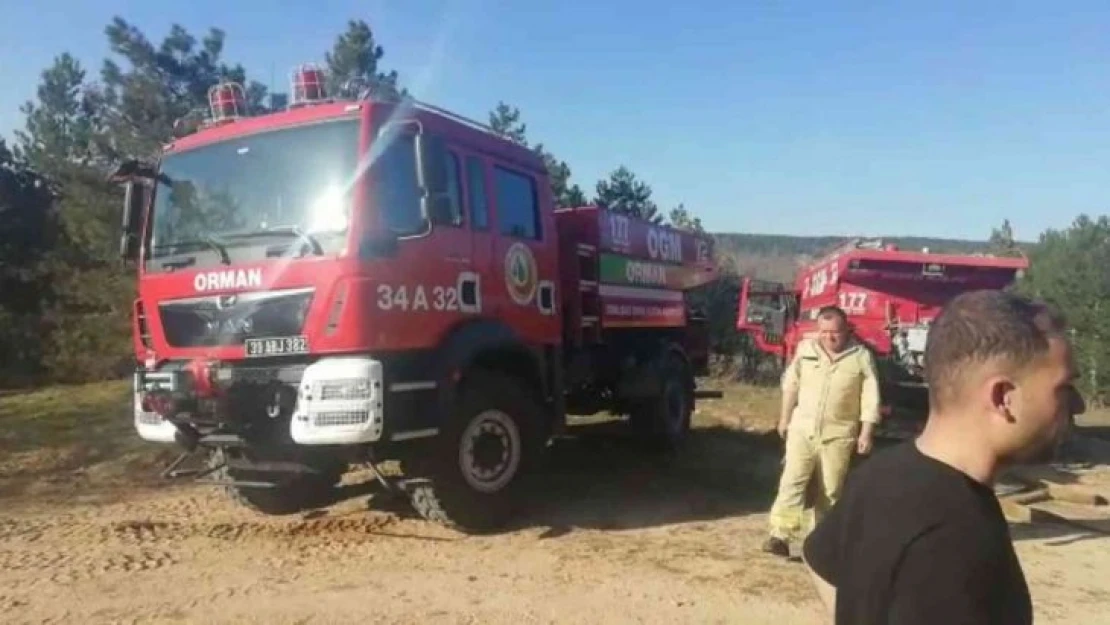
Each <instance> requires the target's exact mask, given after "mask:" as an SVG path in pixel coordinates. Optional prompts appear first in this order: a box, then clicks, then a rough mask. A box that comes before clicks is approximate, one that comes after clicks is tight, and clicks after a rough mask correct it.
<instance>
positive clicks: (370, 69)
mask: <svg viewBox="0 0 1110 625" xmlns="http://www.w3.org/2000/svg"><path fill="white" fill-rule="evenodd" d="M383 56H385V50H383V49H382V47H381V46H380V45H378V43H377V40H376V39H375V38H374V31H373V30H371V28H370V25H369V24H367V23H366V22H364V21H362V20H350V21H349V22H347V30H346V32H344V33H343V34H341V35H339V36H338V37H336V39H335V44H334V45H333V46H332V49H331V52H328V53H327V54H326V55H325V58H326V60H327V66H328V93H332V94H340V93H343V92H350V91H353V93H350V94H349V95H358V94H359V93H360V92H362V91H363V90H364V89H368V90H369V91H370V93H372V94H373V95H374V96H376V97H379V98H383V99H396V98H398V97H403V96H406V95H408V91H407V90H405V89H401V88H400V86H399V85H398V75H397V72H396V71H393V70H391V71H389V72H384V71H381V69H380V65H381V60H382V57H383Z"/></svg>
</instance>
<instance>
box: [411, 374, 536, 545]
mask: <svg viewBox="0 0 1110 625" xmlns="http://www.w3.org/2000/svg"><path fill="white" fill-rule="evenodd" d="M541 415H542V410H541V408H540V406H539V404H538V402H537V401H536V398H535V397H534V396H533V394H532V392H531V389H530V387H529V386H527V385H526V384H523V383H522V382H521V381H520V380H518V379H516V378H513V377H511V376H507V375H504V374H500V373H496V372H492V371H475V372H473V373H471V374H469V375H468V376H467V379H466V380H465V381H464V382H463V388H462V391H461V394H460V397H459V401H458V404H457V405H456V407H455V410H454V412H453V414H452V415H451V416H450V421H449V422H448V423H446V424H445V428H444V430H443V431H442V432H441V433H440V435H439V437H438V438H437V440H435V441H434V442H433V444H432V445H431V446H429V448H427V449H426V450H425V453H422V454H420V455H419V456H415V457H410V458H408V459H406V462H405V464H406V467H405V472H406V474H407V475H406V478H407V479H405V486H404V487H405V490H407V491H408V493H409V497H410V499H411V501H412V505H413V507H414V508H415V509H416V511H417V513H419V514H420V516H422V517H423V518H425V519H427V520H429V521H433V522H436V523H440V524H443V525H446V526H448V527H452V528H454V529H457V530H461V531H464V532H468V533H478V532H487V531H491V530H494V529H497V528H498V527H500V526H501V525H503V524H504V522H505V521H507V520H508V517H509V515H510V514H511V513H512V509H513V506H514V504H515V503H516V495H517V493H518V492H519V485H520V481H521V477H522V474H523V473H525V471H526V468H528V467H530V466H531V465H532V463H533V461H534V460H535V459H536V457H537V456H538V455H539V451H540V448H541V447H542V444H541V443H542V441H540V440H539V439H540V436H539V435H538V434H537V432H539V431H541V429H540V428H539V424H540V418H541ZM410 466H411V467H412V468H413V469H414V471H413V472H411V473H410V472H409V467H410ZM414 474H415V475H414Z"/></svg>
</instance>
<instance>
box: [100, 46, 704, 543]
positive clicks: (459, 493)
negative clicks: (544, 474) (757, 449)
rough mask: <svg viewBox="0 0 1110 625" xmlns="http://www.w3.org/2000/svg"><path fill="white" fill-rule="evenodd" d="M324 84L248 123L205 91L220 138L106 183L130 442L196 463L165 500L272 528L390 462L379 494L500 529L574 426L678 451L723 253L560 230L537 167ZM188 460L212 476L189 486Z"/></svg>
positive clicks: (509, 147) (445, 115)
mask: <svg viewBox="0 0 1110 625" xmlns="http://www.w3.org/2000/svg"><path fill="white" fill-rule="evenodd" d="M325 78H326V77H325V76H324V74H323V72H322V71H321V70H319V69H317V68H316V67H313V66H304V67H301V68H298V69H297V70H295V71H294V73H293V80H292V82H293V84H292V93H291V98H290V102H289V105H288V107H287V108H286V109H285V110H280V111H276V112H270V113H267V114H262V115H257V116H250V115H246V114H244V110H245V99H244V92H243V89H242V87H241V86H240V85H237V84H230V83H221V84H219V85H216V86H214V87H213V88H212V90H211V92H210V94H209V100H210V109H211V110H210V111H209V113H208V115H207V119H204V120H202V123H200V124H199V126H197V124H193V125H194V126H197V127H194V128H189V127H188V124H183V125H182V130H181V132H180V133H177V134H179V135H180V136H177V137H176V138H175V139H174V140H173V141H172V142H171V143H169V144H168V145H166V146H164V149H163V150H162V152H161V154H160V155H159V159H158V161H157V162H154V163H150V162H140V161H138V160H130V161H128V162H126V163H123V164H122V165H121V166H120V167H119V169H118V170H117V172H116V174H115V175H114V176H113V179H114V180H116V181H117V182H119V183H121V184H123V185H124V187H125V199H124V209H123V219H122V221H123V234H122V239H121V250H120V251H121V255H122V256H123V257H124V258H126V259H130V260H134V261H135V262H136V263H137V265H138V272H139V280H138V298H137V299H136V300H135V302H134V311H133V318H134V323H133V328H134V349H135V354H136V357H137V361H138V364H137V368H136V372H135V398H134V401H135V409H134V425H135V428H136V430H137V432H138V435H139V436H141V437H142V438H143V439H146V440H149V441H156V442H164V443H169V442H175V443H177V444H179V445H181V446H183V447H184V453H183V454H182V456H181V458H179V459H178V462H175V463H174V465H173V466H171V467H169V468H168V469H167V471H166V475H167V476H170V477H186V476H188V477H192V478H194V479H198V480H204V481H209V482H214V483H217V484H220V485H222V486H225V487H227V488H228V489H229V491H230V492H231V493H232V494H233V495H234V496H235V497H236V498H238V499H239V500H240V501H241V502H243V503H245V504H247V505H250V506H252V507H254V508H256V509H258V510H260V511H262V512H264V513H272V514H282V513H289V512H293V511H297V510H303V509H305V508H306V507H309V506H314V505H317V503H318V502H319V501H321V498H322V496H323V495H325V494H326V493H327V492H328V491H330V490H331V487H332V486H333V485H335V484H336V482H337V481H338V479H339V478H340V477H341V476H342V475H343V474H344V473H345V472H346V471H347V469H348V468H349V466H350V465H351V464H352V463H358V464H362V463H369V465H370V466H372V467H374V466H377V463H379V462H380V461H381V460H382V459H399V460H401V463H402V466H403V474H404V476H403V478H401V479H396V480H395V479H392V478H391V479H388V480H387V479H385V478H384V477H382V476H381V472H378V476H379V479H380V480H381V481H382V482H383V483H385V484H386V485H388V486H390V487H397V488H398V489H399V490H400V491H402V492H404V493H406V494H407V495H408V496H409V498H410V500H411V502H412V503H413V505H414V507H415V508H416V510H417V511H418V512H419V513H420V514H422V515H423V516H424V517H426V518H428V519H430V520H435V521H439V522H442V523H445V524H448V525H452V526H454V527H457V528H459V529H462V530H464V531H471V530H482V529H488V528H492V527H495V526H496V525H498V524H500V523H501V522H503V521H505V520H506V519H507V518H508V517H509V513H510V508H511V505H512V502H513V501H514V495H515V494H516V492H517V491H518V490H519V488H520V483H521V478H522V476H523V475H525V474H526V471H525V470H526V469H527V468H529V467H532V466H535V465H534V463H535V461H536V459H537V457H539V456H540V455H541V454H542V452H543V450H544V448H545V446H546V442H547V441H548V440H549V439H550V437H551V436H553V435H554V434H556V433H559V432H560V431H562V430H563V429H564V427H565V424H566V417H567V415H576V414H593V413H596V412H598V411H601V410H608V411H612V412H613V413H615V414H621V415H627V416H628V417H629V419H628V420H629V422H630V423H631V424H632V426H633V427H634V428H635V429H636V431H638V432H640V433H642V434H643V435H644V440H645V441H648V442H650V443H651V445H652V447H653V448H656V449H660V448H662V449H666V450H670V449H673V448H674V447H675V446H676V445H677V444H678V443H679V442H680V441H681V440H682V439H683V437H684V435H685V433H686V432H687V430H688V428H689V426H690V415H691V413H692V411H693V406H694V399H695V393H694V391H695V382H694V378H695V376H696V375H699V374H700V373H701V372H703V371H704V370H705V368H706V365H707V359H708V350H707V341H706V338H705V330H704V322H703V320H702V319H700V318H699V317H698V316H697V315H696V314H694V313H693V312H692V311H691V309H690V307H689V306H688V304H687V301H686V291H688V290H689V289H691V288H694V287H697V286H699V285H701V284H705V283H706V282H708V281H710V280H712V279H714V277H715V265H714V263H713V261H712V255H713V250H712V239H710V238H708V237H699V236H693V235H691V234H688V233H685V232H680V231H678V230H674V229H671V228H668V227H657V226H653V225H652V224H650V223H647V222H645V221H642V220H638V219H633V218H629V217H627V216H624V215H621V214H616V213H613V212H610V211H607V210H603V209H599V208H596V207H582V208H574V209H565V210H556V209H555V208H554V205H553V196H552V193H551V192H550V183H549V180H548V177H547V172H546V169H545V167H544V163H543V161H542V160H541V158H540V157H539V156H538V155H537V154H535V153H534V152H533V151H531V150H529V149H527V148H525V147H522V146H520V145H516V144H514V143H513V142H511V141H509V140H506V139H504V138H502V137H499V136H497V135H496V134H495V133H493V132H492V131H491V130H490V129H489V128H487V127H485V126H483V125H482V124H479V123H477V122H473V121H470V120H467V119H465V118H463V117H460V116H458V115H455V114H452V113H449V112H447V111H445V110H442V109H439V108H436V107H433V106H430V105H426V104H422V103H418V102H415V101H413V100H411V99H407V98H404V99H396V98H395V99H382V98H377V97H375V96H373V95H371V94H370V93H369V92H368V91H366V90H364V91H363V92H362V93H355V94H353V95H352V96H350V97H346V96H338V95H331V94H328V93H326V91H325V89H324V84H325V83H324V80H325ZM191 454H197V455H200V456H201V457H204V458H206V464H205V465H204V466H203V468H200V469H188V470H187V469H183V468H178V467H180V466H185V465H183V464H181V463H182V462H183V461H184V460H185V459H186V458H188V457H190V455H191Z"/></svg>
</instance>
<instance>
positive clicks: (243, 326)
mask: <svg viewBox="0 0 1110 625" xmlns="http://www.w3.org/2000/svg"><path fill="white" fill-rule="evenodd" d="M313 291H314V289H313V288H311V287H310V288H302V289H290V290H282V291H268V292H260V293H242V294H239V295H214V296H208V297H194V298H189V299H179V300H170V301H165V302H162V303H160V304H159V305H158V315H159V318H160V319H161V321H162V329H163V331H164V332H165V334H166V342H168V343H169V344H170V345H172V346H174V347H207V346H215V345H242V344H243V341H244V340H245V339H249V338H262V337H274V336H293V335H297V334H301V331H302V329H303V327H304V321H305V316H306V315H307V314H308V307H309V304H311V303H312V295H313Z"/></svg>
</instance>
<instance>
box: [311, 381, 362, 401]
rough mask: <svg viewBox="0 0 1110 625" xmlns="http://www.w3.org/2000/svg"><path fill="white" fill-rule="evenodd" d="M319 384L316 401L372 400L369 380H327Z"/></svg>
mask: <svg viewBox="0 0 1110 625" xmlns="http://www.w3.org/2000/svg"><path fill="white" fill-rule="evenodd" d="M319 384H320V387H319V389H320V390H319V393H318V397H317V398H316V399H319V400H321V401H330V400H341V399H369V398H370V381H369V380H359V379H355V380H327V381H324V382H320V383H319Z"/></svg>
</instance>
